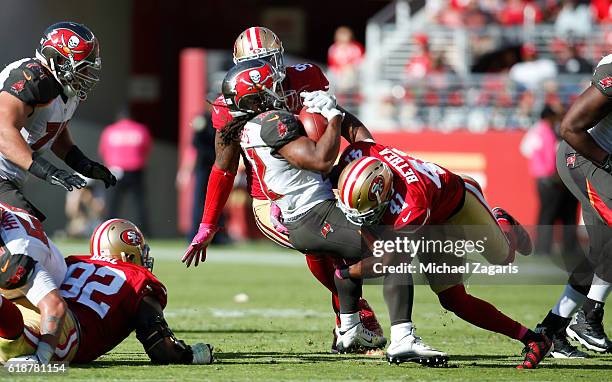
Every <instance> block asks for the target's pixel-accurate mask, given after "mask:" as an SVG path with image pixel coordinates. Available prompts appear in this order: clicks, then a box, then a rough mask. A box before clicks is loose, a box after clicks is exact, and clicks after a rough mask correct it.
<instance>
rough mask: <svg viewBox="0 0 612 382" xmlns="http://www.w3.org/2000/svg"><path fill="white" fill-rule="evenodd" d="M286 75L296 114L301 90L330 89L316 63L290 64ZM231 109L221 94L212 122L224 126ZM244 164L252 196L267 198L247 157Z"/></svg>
mask: <svg viewBox="0 0 612 382" xmlns="http://www.w3.org/2000/svg"><path fill="white" fill-rule="evenodd" d="M285 73H286V76H285V79H284V80H283V84H282V85H283V90H284V91H285V93H290V94H292V96H291V97H288V103H289V105H288V106H289V109H290V110H291V111H292V112H293V113H294V114H299V112H300V111H301V110H302V98H301V97H300V92H304V91H306V92H313V91H315V90H325V91H326V90H328V89H329V81H328V80H327V78H326V77H325V74H323V71H322V70H321V68H319V67H318V66H317V65H315V64H310V63H304V64H297V65H293V66H288V67H287V70H286V72H285ZM232 118H233V117H232V116H231V115H230V113H229V109H228V108H227V107H226V106H225V99H224V98H223V94H221V95H220V96H219V97H217V99H216V100H215V102H214V103H213V112H212V122H213V127H214V128H215V129H217V130H219V129H221V128H223V127H224V126H225V125H227V123H228V122H230V121H231V120H232ZM243 159H244V161H243V162H244V164H245V166H246V173H247V186H248V189H249V192H250V194H251V196H252V197H253V198H255V199H263V200H265V199H267V198H266V196H265V195H264V193H263V192H262V190H261V185H260V183H259V179H258V178H257V175H256V174H255V173H254V169H253V167H252V166H251V164H250V163H249V161H248V160H247V159H246V158H243Z"/></svg>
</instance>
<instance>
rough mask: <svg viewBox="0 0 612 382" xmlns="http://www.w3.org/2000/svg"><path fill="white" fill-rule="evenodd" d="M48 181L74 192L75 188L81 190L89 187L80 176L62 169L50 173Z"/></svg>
mask: <svg viewBox="0 0 612 382" xmlns="http://www.w3.org/2000/svg"><path fill="white" fill-rule="evenodd" d="M46 180H47V182H49V183H51V184H54V185H56V186H62V187H64V188H65V189H66V190H67V191H72V190H74V189H75V188H76V189H80V188H83V187H85V186H86V185H87V181H86V180H85V179H83V178H81V177H80V176H79V175H77V174H71V173H69V172H68V171H65V170H60V169H55V171H52V172H50V173H49V175H47V179H46Z"/></svg>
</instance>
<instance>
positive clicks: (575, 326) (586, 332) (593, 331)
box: [566, 307, 612, 353]
mask: <svg viewBox="0 0 612 382" xmlns="http://www.w3.org/2000/svg"><path fill="white" fill-rule="evenodd" d="M603 313H604V311H603V307H596V308H595V309H594V310H593V316H594V317H593V318H590V319H589V318H587V317H586V314H585V312H584V310H583V309H580V310H579V311H578V312H577V313H576V314H575V315H574V318H573V319H572V322H570V324H569V326H568V327H567V329H566V332H567V335H568V336H569V337H570V338H572V339H574V340H576V341H578V342H580V344H581V345H582V346H584V347H585V348H587V349H588V350H592V351H595V352H598V353H605V352H610V351H612V342H611V341H610V339H609V338H608V336H607V335H606V332H605V331H604V328H603Z"/></svg>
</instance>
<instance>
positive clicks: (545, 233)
mask: <svg viewBox="0 0 612 382" xmlns="http://www.w3.org/2000/svg"><path fill="white" fill-rule="evenodd" d="M560 120H561V114H560V113H559V110H555V109H553V108H552V107H551V106H549V105H546V106H545V107H544V109H543V110H542V112H541V114H540V120H539V121H538V123H537V124H536V125H535V126H534V127H533V128H531V129H530V130H529V131H528V132H527V134H525V136H524V137H523V140H522V141H521V146H520V150H521V153H522V154H523V155H524V156H525V157H526V158H527V159H529V173H530V175H531V176H532V177H534V178H535V179H536V182H537V188H538V196H539V200H540V210H539V212H538V227H537V239H536V243H535V250H536V253H540V254H550V253H551V250H552V242H553V230H552V226H553V224H555V221H557V220H560V221H561V222H562V224H563V225H564V228H563V230H564V232H563V250H564V251H574V250H576V248H577V244H576V243H577V242H578V240H577V237H576V227H575V225H576V215H577V208H578V202H577V200H576V198H574V197H573V195H572V194H571V193H570V192H569V191H568V190H567V188H566V187H565V186H564V185H563V182H561V179H560V178H559V176H558V175H557V170H556V151H557V143H558V140H559V139H558V136H557V133H556V131H555V127H556V126H557V125H558V123H559V121H560ZM564 253H567V252H564Z"/></svg>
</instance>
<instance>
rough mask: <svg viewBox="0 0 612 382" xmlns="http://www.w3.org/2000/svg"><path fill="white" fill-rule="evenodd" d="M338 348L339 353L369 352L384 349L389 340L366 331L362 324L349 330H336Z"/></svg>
mask: <svg viewBox="0 0 612 382" xmlns="http://www.w3.org/2000/svg"><path fill="white" fill-rule="evenodd" d="M336 335H337V338H336V348H337V349H338V352H339V353H351V352H355V351H367V350H372V349H380V348H383V347H384V346H385V345H386V344H387V339H386V338H385V337H383V336H379V335H377V334H376V333H374V332H371V331H369V330H368V329H366V328H365V327H364V326H363V324H362V323H361V322H360V323H358V324H357V325H355V326H353V327H352V328H350V329H349V330H346V331H344V332H342V331H341V330H340V329H336Z"/></svg>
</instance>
